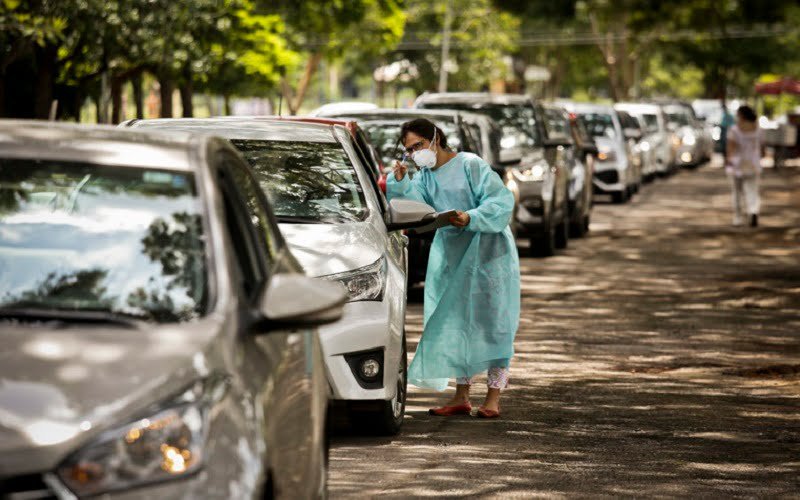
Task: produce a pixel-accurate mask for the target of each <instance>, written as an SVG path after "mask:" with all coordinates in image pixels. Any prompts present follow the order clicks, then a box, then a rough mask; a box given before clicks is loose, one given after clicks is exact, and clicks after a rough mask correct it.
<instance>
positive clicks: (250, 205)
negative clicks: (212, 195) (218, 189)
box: [223, 154, 279, 264]
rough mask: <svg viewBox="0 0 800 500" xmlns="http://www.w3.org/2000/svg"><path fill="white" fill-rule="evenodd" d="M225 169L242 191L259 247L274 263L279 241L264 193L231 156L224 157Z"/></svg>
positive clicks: (238, 161)
mask: <svg viewBox="0 0 800 500" xmlns="http://www.w3.org/2000/svg"><path fill="white" fill-rule="evenodd" d="M223 162H224V165H225V167H226V168H227V169H228V170H230V172H231V173H232V174H233V179H234V182H236V185H237V186H238V187H239V189H240V190H241V194H242V196H243V198H244V202H245V204H246V209H247V217H248V218H249V219H250V223H251V224H252V225H253V229H254V230H255V233H256V234H257V235H258V240H257V245H258V246H259V247H260V249H261V250H260V251H263V252H264V254H265V255H266V257H267V259H268V260H269V264H272V262H274V260H275V257H276V255H277V253H278V245H279V244H278V241H277V235H276V231H275V228H274V227H272V225H271V224H270V222H271V221H270V217H269V213H268V211H267V208H266V207H265V206H264V203H265V202H264V193H263V192H262V191H261V188H260V186H259V185H258V184H257V183H256V180H255V179H254V178H253V176H252V175H251V174H250V172H248V171H247V170H246V169H245V166H244V165H242V164H241V163H240V160H237V159H235V158H233V157H231V156H229V155H227V154H226V155H225V156H224V157H223Z"/></svg>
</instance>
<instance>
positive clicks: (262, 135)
mask: <svg viewBox="0 0 800 500" xmlns="http://www.w3.org/2000/svg"><path fill="white" fill-rule="evenodd" d="M129 125H130V126H132V127H140V128H148V129H157V130H164V131H167V130H182V131H204V132H207V133H211V134H214V135H218V136H221V137H225V138H227V139H230V141H231V142H232V143H233V145H234V146H235V147H236V148H237V149H238V150H239V151H240V152H241V154H242V155H243V156H244V158H245V159H246V160H247V161H248V162H249V163H250V166H251V167H252V168H253V170H254V172H255V177H256V179H257V180H258V183H259V185H260V187H261V189H262V190H263V191H264V192H265V193H266V194H267V196H268V197H269V199H270V200H271V202H272V204H273V206H274V211H275V218H276V220H277V221H278V223H279V225H280V228H281V231H282V232H283V234H284V235H285V237H286V239H287V241H288V242H289V246H290V247H291V248H292V251H293V252H294V253H295V255H297V258H298V259H299V260H300V263H301V264H302V265H303V268H304V269H305V270H306V272H307V273H309V274H310V275H312V276H318V277H322V278H325V279H327V280H331V281H338V282H341V283H342V284H343V285H345V287H346V288H347V290H348V292H349V300H348V303H347V304H346V305H345V307H344V315H343V317H342V321H340V322H338V323H335V324H331V325H327V326H325V327H322V328H321V329H320V339H321V344H322V352H323V354H324V357H325V366H326V368H327V374H328V382H329V384H330V387H331V390H332V392H333V399H334V402H335V403H336V408H337V409H341V410H343V411H346V412H347V413H348V414H349V415H350V416H351V417H352V419H353V420H356V421H358V422H359V427H360V428H362V429H365V428H369V429H372V430H374V431H377V432H380V433H384V434H395V433H397V432H399V430H400V427H401V425H402V423H403V415H404V414H405V399H406V370H407V357H406V338H405V306H406V241H407V238H406V237H405V236H404V235H402V234H401V233H400V231H399V230H400V229H405V227H399V226H397V225H393V224H392V222H391V220H392V211H391V208H390V206H389V204H388V203H387V202H386V199H385V197H384V195H383V193H382V192H381V190H380V189H379V188H378V183H377V178H376V176H375V175H374V174H373V173H372V172H371V171H370V170H371V168H370V167H368V166H367V164H368V163H369V161H370V159H369V157H368V155H367V154H366V151H364V150H363V148H362V147H360V146H359V144H358V138H359V137H360V136H361V134H360V133H359V132H360V128H358V125H357V124H356V123H355V122H346V121H337V120H330V119H304V118H296V119H295V118H270V117H264V118H236V117H229V118H217V119H188V120H183V119H173V120H144V121H136V122H132V123H130V124H129ZM432 212H434V210H433V209H432V208H430V207H428V210H427V212H425V213H424V214H422V215H426V214H428V213H432ZM422 215H420V220H421V217H422ZM332 256H335V257H332Z"/></svg>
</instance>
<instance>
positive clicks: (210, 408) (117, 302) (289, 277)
mask: <svg viewBox="0 0 800 500" xmlns="http://www.w3.org/2000/svg"><path fill="white" fill-rule="evenodd" d="M0 151H1V152H0V200H2V212H0V213H1V214H2V215H0V232H2V234H4V235H8V234H10V233H12V232H13V234H14V237H13V238H8V237H4V238H2V239H1V240H0V282H2V283H3V284H4V290H3V295H2V296H0V330H2V332H3V343H4V350H6V352H13V353H14V355H13V356H4V360H3V363H2V365H1V366H0V377H2V380H3V389H2V392H3V397H2V398H0V413H2V415H3V426H2V428H0V438H1V439H0V471H2V486H3V496H4V497H5V496H6V495H9V496H8V498H56V497H61V498H76V497H86V496H95V495H100V494H108V493H112V492H114V493H116V494H118V495H126V494H133V493H131V492H132V491H133V490H134V489H135V492H136V493H135V494H136V495H137V496H145V497H153V498H161V497H181V496H186V495H188V496H192V497H208V496H211V497H220V498H222V497H227V496H229V495H230V493H231V491H232V489H233V490H234V491H236V496H237V497H240V498H262V497H265V496H267V497H269V496H272V495H273V494H274V493H275V492H276V491H292V492H296V493H297V494H298V495H300V496H303V497H322V496H325V490H326V467H327V453H328V452H327V444H326V443H327V440H326V436H325V424H326V408H327V406H328V386H327V382H326V380H325V375H324V372H323V370H324V364H323V362H322V358H321V349H320V345H319V341H318V338H317V337H318V335H317V329H316V327H317V326H318V325H321V324H324V323H329V322H331V321H334V320H336V319H337V318H339V317H341V314H342V305H343V304H344V302H345V299H346V296H345V291H344V289H343V287H341V286H338V285H336V286H334V285H333V284H332V283H321V282H320V281H319V280H315V279H312V278H308V277H306V276H304V275H303V274H302V271H301V267H300V265H299V264H298V262H297V261H296V260H295V258H294V256H293V255H292V253H291V251H290V250H289V248H288V247H287V246H286V244H285V242H284V239H283V237H282V235H281V232H280V230H279V229H278V227H277V225H276V224H275V223H274V220H273V216H272V212H271V209H270V207H269V204H268V203H267V200H266V198H265V196H264V195H263V193H261V190H260V189H259V188H258V185H257V184H256V181H255V179H254V178H253V177H252V173H251V170H250V168H249V167H248V165H247V164H246V163H245V162H244V161H243V160H242V158H241V156H240V155H239V154H238V153H237V152H236V151H235V150H234V148H233V147H232V146H231V145H230V144H229V143H228V142H227V141H224V140H221V139H217V138H212V137H209V136H195V135H188V134H181V135H167V134H158V135H154V134H146V133H142V132H138V133H135V132H132V131H128V130H117V129H110V128H97V127H95V128H89V127H76V126H70V125H54V124H51V123H41V122H40V123H32V122H13V121H11V122H0ZM299 296H302V300H299V301H298V300H297V297H299ZM65 373H71V374H72V375H70V376H67V377H65Z"/></svg>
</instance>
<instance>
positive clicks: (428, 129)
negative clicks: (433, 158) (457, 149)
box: [398, 118, 450, 149]
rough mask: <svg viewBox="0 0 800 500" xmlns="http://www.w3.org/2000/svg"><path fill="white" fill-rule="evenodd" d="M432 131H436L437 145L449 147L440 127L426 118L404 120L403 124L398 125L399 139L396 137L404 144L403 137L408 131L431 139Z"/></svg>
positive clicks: (404, 137)
mask: <svg viewBox="0 0 800 500" xmlns="http://www.w3.org/2000/svg"><path fill="white" fill-rule="evenodd" d="M434 131H435V132H436V138H437V139H438V142H439V146H441V147H443V148H444V149H450V146H448V145H447V136H446V135H444V132H442V129H440V128H439V127H437V126H436V125H435V124H434V123H433V122H432V121H430V120H428V119H427V118H414V119H413V120H410V121H407V122H405V123H404V124H403V126H402V127H400V139H398V143H399V144H405V139H406V136H407V135H408V133H409V132H413V133H415V134H417V135H418V136H420V137H424V138H425V139H428V140H429V141H433V135H434Z"/></svg>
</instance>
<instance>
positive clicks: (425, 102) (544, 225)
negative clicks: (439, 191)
mask: <svg viewBox="0 0 800 500" xmlns="http://www.w3.org/2000/svg"><path fill="white" fill-rule="evenodd" d="M414 106H415V107H416V108H422V109H451V110H461V111H471V112H474V113H480V114H483V115H486V116H488V117H489V118H491V119H493V120H495V121H496V122H497V123H498V124H499V125H500V127H501V129H502V131H503V137H502V139H501V141H500V161H501V163H502V164H503V165H504V166H506V167H507V168H506V174H505V183H506V186H508V188H509V189H510V190H511V191H512V192H513V193H514V197H515V199H516V202H517V206H516V209H515V211H514V221H513V226H512V227H513V230H514V232H515V234H516V235H517V236H521V237H523V236H524V237H529V238H530V248H531V252H532V254H533V255H536V256H542V257H545V256H549V255H553V254H554V253H555V252H556V249H558V248H565V247H566V246H567V242H568V240H569V193H568V190H569V170H568V168H567V166H566V165H565V164H564V162H563V161H555V157H556V155H555V154H554V151H555V149H556V148H558V147H560V146H561V147H563V146H564V145H565V143H564V142H562V141H548V140H545V138H544V124H543V121H544V120H543V111H542V109H541V105H535V104H534V102H533V101H532V100H531V98H530V97H528V96H525V95H517V94H502V95H498V94H490V93H486V92H449V93H426V94H422V95H421V96H419V97H418V98H417V100H416V101H415V102H414Z"/></svg>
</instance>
